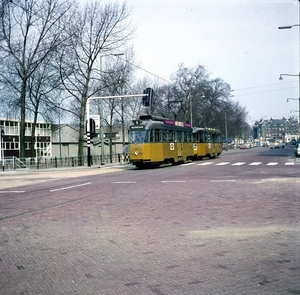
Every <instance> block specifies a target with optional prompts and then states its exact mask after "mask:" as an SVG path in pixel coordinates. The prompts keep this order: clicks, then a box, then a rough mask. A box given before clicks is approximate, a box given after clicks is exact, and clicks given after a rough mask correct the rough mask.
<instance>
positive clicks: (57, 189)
mask: <svg viewBox="0 0 300 295" xmlns="http://www.w3.org/2000/svg"><path fill="white" fill-rule="evenodd" d="M89 184H91V182H86V183H82V184H78V185H72V186H66V187H62V188H56V189H52V190H50V192H57V191H63V190H66V189H71V188H75V187H80V186H84V185H89Z"/></svg>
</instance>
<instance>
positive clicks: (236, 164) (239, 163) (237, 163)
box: [231, 162, 246, 166]
mask: <svg viewBox="0 0 300 295" xmlns="http://www.w3.org/2000/svg"><path fill="white" fill-rule="evenodd" d="M244 164H246V162H236V163H234V164H231V166H241V165H244Z"/></svg>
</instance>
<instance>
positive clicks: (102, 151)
mask: <svg viewBox="0 0 300 295" xmlns="http://www.w3.org/2000/svg"><path fill="white" fill-rule="evenodd" d="M111 55H113V56H121V55H124V53H123V52H122V53H115V54H113V53H112V54H105V55H100V82H101V72H102V57H105V56H111ZM100 96H101V92H100ZM103 116H104V112H103V99H100V139H101V164H102V165H103V164H105V162H104V126H103V122H104V120H103Z"/></svg>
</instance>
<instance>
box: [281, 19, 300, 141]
mask: <svg viewBox="0 0 300 295" xmlns="http://www.w3.org/2000/svg"><path fill="white" fill-rule="evenodd" d="M299 26H300V24H295V25H289V26H280V27H278V29H279V30H286V29H292V28H293V27H299ZM299 38H300V33H299ZM299 41H300V40H299ZM299 61H300V46H299ZM282 76H298V77H299V92H298V100H299V114H298V139H299V138H300V134H299V133H300V127H299V124H300V73H299V74H298V75H291V74H281V75H280V77H279V80H282V79H283V78H282Z"/></svg>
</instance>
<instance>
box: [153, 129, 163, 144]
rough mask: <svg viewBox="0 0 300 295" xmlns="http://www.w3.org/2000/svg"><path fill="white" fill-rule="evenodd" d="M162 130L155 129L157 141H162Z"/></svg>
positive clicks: (155, 139)
mask: <svg viewBox="0 0 300 295" xmlns="http://www.w3.org/2000/svg"><path fill="white" fill-rule="evenodd" d="M161 137H162V136H161V130H160V129H155V130H154V141H155V142H161Z"/></svg>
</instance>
